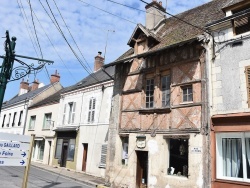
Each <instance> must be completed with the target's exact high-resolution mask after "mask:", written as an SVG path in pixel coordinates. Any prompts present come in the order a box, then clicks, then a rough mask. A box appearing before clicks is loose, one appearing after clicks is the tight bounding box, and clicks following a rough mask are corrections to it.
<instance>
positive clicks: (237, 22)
mask: <svg viewBox="0 0 250 188" xmlns="http://www.w3.org/2000/svg"><path fill="white" fill-rule="evenodd" d="M248 10H250V5H248V6H244V7H241V8H237V9H234V10H232V14H233V15H236V16H237V17H236V18H235V19H234V20H233V28H234V34H235V35H240V34H243V33H246V32H249V31H250V13H247V14H246V12H249V11H248ZM238 14H240V15H242V16H239V15H238Z"/></svg>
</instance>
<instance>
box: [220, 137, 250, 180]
mask: <svg viewBox="0 0 250 188" xmlns="http://www.w3.org/2000/svg"><path fill="white" fill-rule="evenodd" d="M216 143H217V145H216V149H217V150H216V161H217V162H216V174H217V178H220V179H227V180H233V181H234V180H235V181H244V182H249V181H250V133H243V132H242V133H217V134H216Z"/></svg>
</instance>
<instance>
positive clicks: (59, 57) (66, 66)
mask: <svg viewBox="0 0 250 188" xmlns="http://www.w3.org/2000/svg"><path fill="white" fill-rule="evenodd" d="M33 13H34V15H35V18H36V19H37V21H38V23H39V24H40V26H41V28H42V30H43V32H44V33H45V35H46V37H47V38H48V40H49V42H50V44H51V45H52V47H53V48H54V50H55V52H56V54H57V55H58V57H59V58H60V60H61V61H62V63H63V65H64V67H65V68H66V69H67V71H68V72H69V73H70V75H71V77H72V78H73V79H74V81H75V82H77V81H76V79H75V77H74V76H73V74H72V73H71V71H70V70H69V69H68V67H67V66H66V64H65V62H64V61H63V59H62V57H61V56H60V55H59V53H58V51H57V50H56V48H55V45H54V44H53V43H52V41H51V39H50V38H49V35H48V34H47V32H46V31H45V29H44V28H43V26H42V24H41V22H40V20H39V19H38V17H37V16H36V14H35V12H33Z"/></svg>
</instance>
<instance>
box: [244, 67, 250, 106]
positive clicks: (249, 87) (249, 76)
mask: <svg viewBox="0 0 250 188" xmlns="http://www.w3.org/2000/svg"><path fill="white" fill-rule="evenodd" d="M245 73H246V84H247V85H246V86H247V102H248V107H250V66H248V67H246V70H245Z"/></svg>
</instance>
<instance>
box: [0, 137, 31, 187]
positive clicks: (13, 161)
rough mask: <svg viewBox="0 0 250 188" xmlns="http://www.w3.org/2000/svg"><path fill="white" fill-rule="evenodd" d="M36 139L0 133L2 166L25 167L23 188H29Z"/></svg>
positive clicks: (0, 159)
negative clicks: (29, 175)
mask: <svg viewBox="0 0 250 188" xmlns="http://www.w3.org/2000/svg"><path fill="white" fill-rule="evenodd" d="M34 138H35V135H31V136H27V135H17V134H10V133H1V132H0V166H25V172H24V177H23V184H22V188H27V183H28V174H29V169H30V162H31V156H32V149H33V145H34Z"/></svg>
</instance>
